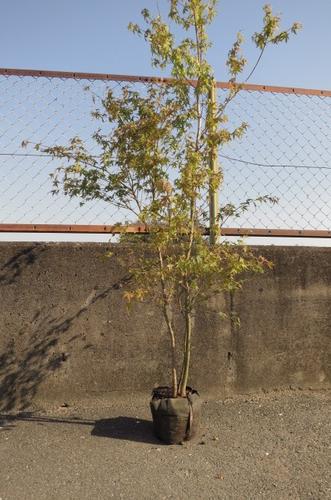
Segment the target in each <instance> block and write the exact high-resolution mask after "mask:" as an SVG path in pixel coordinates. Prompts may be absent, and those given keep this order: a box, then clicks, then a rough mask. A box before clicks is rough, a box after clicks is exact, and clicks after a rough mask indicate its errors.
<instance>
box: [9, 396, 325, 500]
mask: <svg viewBox="0 0 331 500" xmlns="http://www.w3.org/2000/svg"><path fill="white" fill-rule="evenodd" d="M66 403H67V404H68V406H60V405H56V406H54V405H53V406H47V407H46V406H45V407H43V408H34V411H32V412H30V413H24V414H22V413H21V414H18V415H16V416H14V415H11V416H10V415H2V416H0V425H1V427H0V500H25V499H26V500H30V499H31V500H43V499H45V500H46V499H47V500H52V499H61V500H63V499H64V500H66V499H79V500H85V499H88V500H90V499H96V500H99V499H100V500H103V499H109V498H115V499H120V498H125V499H130V500H131V499H137V500H139V499H144V500H145V499H157V500H158V499H176V500H178V499H179V500H180V499H203V500H208V499H224V500H231V499H252V500H257V499H268V500H272V499H275V500H276V499H277V500H281V499H300V500H304V499H313V500H318V499H331V478H330V471H331V449H330V442H331V440H330V427H331V425H330V422H331V419H330V393H329V392H313V391H286V392H279V391H278V392H273V393H269V394H264V395H259V396H245V397H242V396H241V397H236V398H233V399H227V400H225V401H215V400H214V401H208V402H204V404H203V428H202V430H201V434H200V437H199V438H198V439H195V440H194V441H191V442H189V443H186V444H184V445H182V446H180V445H174V446H167V445H162V444H161V443H160V442H158V441H157V440H156V439H155V438H154V437H153V435H152V428H151V422H150V414H149V408H148V400H146V398H142V397H141V396H140V397H139V396H134V397H133V396H132V397H131V398H128V396H127V397H126V398H124V397H116V399H112V400H110V399H108V400H107V399H106V398H104V399H100V398H99V399H95V400H93V401H92V400H88V401H86V402H84V405H83V404H82V402H80V403H79V404H78V403H77V402H76V403H75V402H70V401H68V402H66Z"/></svg>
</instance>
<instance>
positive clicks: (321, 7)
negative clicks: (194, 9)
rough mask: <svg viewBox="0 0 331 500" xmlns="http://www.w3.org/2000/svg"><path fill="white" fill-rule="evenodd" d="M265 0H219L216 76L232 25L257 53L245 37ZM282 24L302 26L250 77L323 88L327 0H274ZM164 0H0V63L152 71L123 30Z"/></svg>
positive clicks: (141, 45)
mask: <svg viewBox="0 0 331 500" xmlns="http://www.w3.org/2000/svg"><path fill="white" fill-rule="evenodd" d="M265 3H266V2H265V1H264V0H235V1H233V0H223V1H220V2H219V6H218V15H217V18H216V20H215V22H214V23H213V25H212V26H211V28H210V37H211V39H212V41H213V43H214V47H213V48H212V50H211V51H210V62H211V63H212V64H213V65H214V67H215V74H216V77H217V79H219V80H226V79H227V74H226V72H225V69H224V68H225V65H224V62H225V59H226V54H227V51H228V49H229V47H230V46H231V43H232V41H233V40H234V39H235V36H236V33H237V31H239V30H240V31H242V33H243V34H244V36H245V38H246V44H245V53H246V55H247V57H248V59H249V61H250V64H251V66H252V65H253V64H254V62H255V60H256V57H257V55H258V53H257V51H256V49H254V48H253V45H252V43H251V41H250V37H251V35H252V33H254V32H255V31H258V30H259V29H260V28H261V26H262V16H263V12H262V7H263V5H264V4H265ZM271 4H272V6H273V10H274V12H276V13H282V17H283V25H284V27H288V26H289V25H290V24H291V23H292V22H293V21H300V22H302V24H303V26H304V28H303V30H302V31H301V32H300V34H299V35H298V36H296V37H293V38H292V39H291V40H290V42H289V43H288V44H287V45H283V46H279V47H270V48H269V49H268V50H267V51H266V53H265V55H264V57H263V61H262V62H261V64H260V65H259V68H258V69H257V70H256V71H255V73H254V75H253V77H252V79H251V83H259V84H273V85H284V86H301V87H309V88H330V87H331V85H330V80H331V65H330V64H329V62H328V61H329V48H330V46H331V30H330V28H329V23H330V19H331V1H330V0H315V1H312V0H291V1H288V0H274V1H272V2H271ZM167 5H168V2H167V0H158V1H157V0H120V1H119V0H93V1H91V0H89V1H88V0H57V1H56V2H55V1H53V0H29V1H28V2H26V1H22V0H11V1H6V0H2V1H1V21H2V22H1V30H0V46H1V47H2V51H1V53H0V66H1V67H8V68H30V69H45V70H46V69H48V70H64V71H65V70H67V71H86V72H103V73H115V74H116V73H118V74H140V75H145V74H147V75H150V74H153V75H155V74H159V70H158V69H154V68H152V67H151V65H150V57H149V51H148V48H147V46H146V44H145V42H144V41H143V40H141V39H139V38H137V37H135V36H134V35H132V34H131V33H129V32H128V30H127V25H128V23H129V22H130V21H133V22H140V19H141V16H140V12H141V10H142V8H144V7H147V8H149V9H150V10H151V11H152V12H154V13H157V12H158V11H160V12H161V13H166V11H167Z"/></svg>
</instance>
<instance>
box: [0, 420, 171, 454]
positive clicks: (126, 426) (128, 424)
mask: <svg viewBox="0 0 331 500" xmlns="http://www.w3.org/2000/svg"><path fill="white" fill-rule="evenodd" d="M17 421H23V422H31V423H37V424H66V425H87V426H90V427H92V426H93V429H92V431H91V436H96V437H107V438H111V439H120V440H123V441H134V442H136V443H149V444H156V445H159V446H161V445H163V444H164V443H162V442H161V441H159V440H158V439H157V438H156V437H155V436H154V434H153V424H152V422H151V421H150V420H143V419H138V418H133V417H123V416H121V417H115V418H104V419H100V420H94V419H86V418H84V419H82V418H80V417H51V416H35V415H34V414H33V412H19V413H16V414H6V413H2V414H0V432H1V430H3V431H9V430H12V429H13V428H14V427H15V422H17Z"/></svg>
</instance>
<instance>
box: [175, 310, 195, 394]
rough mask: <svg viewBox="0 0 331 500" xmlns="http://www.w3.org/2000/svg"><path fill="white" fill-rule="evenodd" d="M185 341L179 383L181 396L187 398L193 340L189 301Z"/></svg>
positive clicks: (185, 312)
mask: <svg viewBox="0 0 331 500" xmlns="http://www.w3.org/2000/svg"><path fill="white" fill-rule="evenodd" d="M184 314H185V341H184V358H183V368H182V374H181V379H180V383H179V390H178V392H179V395H180V396H181V397H185V396H186V387H187V382H188V376H189V370H190V360H191V338H192V311H191V309H190V307H189V304H188V301H186V304H185V311H184Z"/></svg>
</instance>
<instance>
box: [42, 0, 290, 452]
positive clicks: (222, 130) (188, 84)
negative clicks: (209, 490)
mask: <svg viewBox="0 0 331 500" xmlns="http://www.w3.org/2000/svg"><path fill="white" fill-rule="evenodd" d="M216 3H217V2H216V0H181V1H178V0H169V1H168V4H169V13H168V20H167V22H165V21H163V19H162V17H161V15H157V16H156V17H153V16H152V15H151V14H150V12H149V11H148V10H147V9H144V10H143V11H142V16H143V19H144V23H145V25H144V27H143V28H142V27H140V26H138V25H137V24H130V25H129V29H130V30H131V31H132V32H133V33H136V34H137V35H139V36H141V37H143V38H144V39H145V40H146V41H147V43H148V44H149V46H150V49H151V54H152V64H153V66H155V67H157V68H159V69H161V70H166V71H168V72H169V71H170V73H171V78H169V79H165V80H162V81H159V82H156V81H153V80H151V82H150V83H146V84H145V86H144V91H143V92H138V91H137V90H136V88H135V87H134V85H130V84H128V85H125V86H123V87H122V88H121V91H120V92H119V93H118V92H117V93H115V92H113V90H111V89H110V90H108V91H107V93H106V95H105V96H104V98H103V100H102V105H101V107H100V108H99V109H96V110H95V111H94V113H93V114H94V117H95V118H96V119H98V120H100V121H101V122H102V123H110V124H111V130H110V132H108V133H106V132H103V131H102V129H99V130H97V131H96V132H95V134H94V136H93V137H94V140H95V141H96V143H97V145H98V147H99V150H100V154H99V155H97V156H95V155H92V154H91V153H90V152H89V151H88V149H87V148H86V147H85V145H84V143H83V142H82V140H81V139H80V138H78V137H75V138H73V139H72V140H71V141H70V143H69V145H67V146H53V147H42V146H40V145H38V146H37V147H38V148H39V149H42V150H43V151H44V152H46V153H48V154H51V155H53V157H56V158H63V159H66V160H67V161H66V162H64V164H63V165H62V166H60V167H59V168H58V169H57V171H56V172H55V173H54V175H53V182H54V186H55V189H60V188H61V189H63V190H64V193H66V194H68V195H69V196H78V197H80V198H81V199H82V200H83V201H88V200H92V199H93V200H94V199H102V200H105V201H107V202H109V203H111V204H113V205H114V206H116V207H119V208H124V209H126V210H129V211H130V212H131V214H132V217H133V219H134V220H135V221H138V222H139V224H141V225H143V226H144V227H145V230H146V233H147V235H148V236H146V237H145V238H140V237H138V236H137V237H136V238H135V240H134V243H135V250H137V249H138V251H137V252H136V257H135V261H134V264H133V265H132V269H131V274H132V279H131V282H130V287H129V288H128V289H126V290H125V292H124V296H125V298H126V299H127V300H128V301H132V300H139V301H143V300H145V299H148V300H151V299H152V300H153V301H154V302H156V303H157V304H158V305H159V306H160V307H161V309H162V313H163V318H164V321H165V323H166V327H167V334H168V337H169V348H170V352H171V366H170V368H169V378H168V380H169V381H168V384H167V386H164V387H159V388H155V389H154V390H153V396H152V401H151V409H152V415H153V420H154V426H155V432H156V434H157V436H159V437H160V438H161V439H162V440H164V441H165V442H168V443H178V442H182V441H183V440H184V439H188V438H189V437H190V436H191V435H192V434H193V432H194V428H195V427H196V424H197V421H198V418H197V416H198V413H199V404H198V403H197V402H196V400H197V399H198V398H197V394H196V391H194V390H192V389H191V388H190V387H189V385H188V384H189V374H190V363H191V344H192V336H193V335H194V334H196V333H197V332H195V331H194V317H195V311H196V309H197V305H198V304H199V303H201V302H203V301H206V300H208V299H209V298H210V297H211V296H214V295H215V294H220V293H224V292H228V291H233V290H236V289H238V288H240V286H241V284H242V279H243V276H244V275H245V276H247V273H249V272H262V271H263V269H264V268H265V267H266V266H269V265H270V263H269V262H268V261H267V260H266V259H264V258H263V257H262V256H258V255H256V253H253V252H252V251H251V250H250V249H249V248H248V247H247V246H245V245H244V244H243V243H242V242H239V243H238V242H236V243H229V242H228V241H225V240H224V239H222V238H221V228H220V225H221V221H222V218H223V217H224V214H225V213H226V212H227V211H229V210H230V212H231V210H232V211H233V207H232V206H231V205H230V206H227V207H224V209H223V210H222V209H219V207H218V206H217V192H218V190H219V189H220V186H221V183H222V170H221V168H220V166H219V165H218V163H217V159H218V150H219V148H221V147H222V146H223V145H224V144H226V143H228V142H229V141H232V140H234V139H236V138H240V137H241V136H242V135H243V134H244V133H245V130H246V128H247V124H246V123H242V124H241V125H240V126H239V127H237V128H235V129H233V130H231V129H229V128H228V127H227V126H226V122H227V116H226V111H227V106H228V104H229V102H230V101H231V100H232V99H234V98H235V96H236V94H237V93H238V92H239V91H240V89H241V85H240V83H238V81H237V80H238V76H239V75H241V74H242V72H243V71H244V69H245V66H246V60H245V58H244V57H243V55H242V54H241V45H242V41H243V39H242V35H241V34H238V37H237V39H236V41H235V43H234V44H233V46H232V48H231V49H230V51H229V54H228V59H227V63H226V65H227V69H228V72H229V82H230V85H229V90H228V93H227V95H226V96H225V98H223V100H221V101H218V100H217V98H216V95H215V79H214V73H213V69H212V67H211V66H210V64H209V63H208V61H207V52H208V48H209V47H210V45H211V43H210V41H209V38H208V34H207V28H208V26H209V24H210V23H211V22H212V21H213V19H214V17H215V12H216V11H215V7H216ZM279 22H280V18H279V17H278V16H275V15H273V13H272V10H271V8H270V6H265V7H264V23H263V28H262V30H261V32H259V33H255V34H254V35H253V41H254V42H255V44H256V45H257V47H258V48H259V49H260V50H261V54H262V53H263V51H264V50H265V47H266V46H267V45H268V44H278V43H280V42H283V41H285V42H286V41H287V40H288V37H289V34H290V33H291V32H292V33H296V32H297V30H298V29H299V24H298V23H295V24H293V26H291V28H290V29H289V30H285V31H280V29H279ZM171 25H175V26H176V28H180V29H181V30H182V32H183V33H184V36H183V39H182V40H179V41H178V32H177V31H176V36H175V35H174V34H173V32H172V31H171V29H170V27H171ZM259 59H260V58H259ZM254 68H255V67H254ZM251 73H252V72H251ZM266 198H267V197H266ZM206 200H209V205H210V210H209V214H206V213H205V210H204V205H205V202H206ZM258 201H264V199H263V198H262V199H259V200H258ZM271 201H272V200H271ZM243 206H245V207H246V206H247V203H246V204H245V203H244V205H243ZM208 219H209V220H208ZM123 231H125V227H123ZM139 247H140V251H139ZM175 311H179V312H180V313H181V317H182V321H180V322H178V321H176V318H177V319H178V315H177V314H175ZM182 325H184V327H182ZM200 334H203V332H200Z"/></svg>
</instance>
